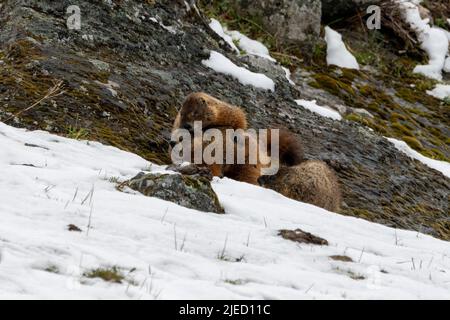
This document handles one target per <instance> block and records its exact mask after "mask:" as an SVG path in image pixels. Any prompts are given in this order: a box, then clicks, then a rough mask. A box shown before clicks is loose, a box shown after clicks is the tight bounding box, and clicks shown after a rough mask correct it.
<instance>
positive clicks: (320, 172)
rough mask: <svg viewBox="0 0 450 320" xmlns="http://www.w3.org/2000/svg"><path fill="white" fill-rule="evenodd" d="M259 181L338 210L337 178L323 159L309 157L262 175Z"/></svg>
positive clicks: (306, 200)
mask: <svg viewBox="0 0 450 320" xmlns="http://www.w3.org/2000/svg"><path fill="white" fill-rule="evenodd" d="M258 182H259V183H260V184H261V185H262V186H263V187H267V188H270V189H273V190H275V191H277V192H279V193H281V194H283V195H284V196H286V197H289V198H291V199H294V200H298V201H302V202H307V203H311V204H314V205H316V206H318V207H322V208H324V209H327V210H329V211H334V212H338V211H339V210H340V207H341V202H342V196H341V188H340V185H339V182H338V179H337V177H336V175H335V173H334V172H333V170H332V169H331V168H330V167H328V165H327V164H326V163H325V162H323V161H318V160H309V161H306V162H302V163H301V164H300V165H297V166H294V167H282V168H281V169H280V171H279V172H278V173H277V174H276V175H274V176H262V177H261V178H259V179H258Z"/></svg>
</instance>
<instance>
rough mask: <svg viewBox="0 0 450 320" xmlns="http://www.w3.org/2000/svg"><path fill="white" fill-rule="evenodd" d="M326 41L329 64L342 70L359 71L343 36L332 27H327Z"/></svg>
mask: <svg viewBox="0 0 450 320" xmlns="http://www.w3.org/2000/svg"><path fill="white" fill-rule="evenodd" d="M325 41H326V42H327V64H328V65H335V66H338V67H341V68H348V69H356V70H359V64H358V62H357V61H356V58H355V57H354V56H353V55H352V54H351V53H350V51H348V49H347V47H346V46H345V44H344V42H343V41H342V35H341V34H339V33H338V32H336V31H334V30H333V29H331V28H330V27H325Z"/></svg>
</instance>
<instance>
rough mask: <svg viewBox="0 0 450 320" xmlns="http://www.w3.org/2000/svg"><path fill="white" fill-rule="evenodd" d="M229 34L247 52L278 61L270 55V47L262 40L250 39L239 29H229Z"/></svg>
mask: <svg viewBox="0 0 450 320" xmlns="http://www.w3.org/2000/svg"><path fill="white" fill-rule="evenodd" d="M229 34H230V35H231V37H232V38H233V40H234V41H236V42H237V44H238V46H239V48H241V50H242V51H244V52H245V53H247V54H251V55H254V56H258V57H262V58H265V59H268V60H270V61H273V62H276V60H275V59H274V58H272V57H271V56H270V53H269V49H267V47H266V46H265V45H263V44H262V43H261V42H259V41H256V40H253V39H250V38H249V37H247V36H246V35H243V34H242V33H240V32H239V31H229Z"/></svg>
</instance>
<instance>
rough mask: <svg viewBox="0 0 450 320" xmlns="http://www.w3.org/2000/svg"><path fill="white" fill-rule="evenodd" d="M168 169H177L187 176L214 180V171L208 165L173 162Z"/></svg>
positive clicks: (176, 170)
mask: <svg viewBox="0 0 450 320" xmlns="http://www.w3.org/2000/svg"><path fill="white" fill-rule="evenodd" d="M167 170H171V171H175V172H178V173H181V174H183V175H187V176H196V177H203V178H206V179H207V180H208V181H212V179H213V175H212V172H211V170H210V169H209V168H208V167H207V166H198V165H195V164H193V163H190V164H188V165H179V164H178V165H177V164H172V165H170V166H168V167H167Z"/></svg>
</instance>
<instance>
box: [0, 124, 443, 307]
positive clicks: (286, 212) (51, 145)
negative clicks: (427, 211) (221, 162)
mask: <svg viewBox="0 0 450 320" xmlns="http://www.w3.org/2000/svg"><path fill="white" fill-rule="evenodd" d="M0 145H1V146H2V152H1V153H0V177H1V179H2V183H1V184H0V212H1V223H0V248H1V256H2V257H1V258H2V259H1V263H0V299H25V298H28V299H55V298H58V299H80V298H82V299H155V298H156V297H158V298H159V299H164V300H165V299H225V300H229V299H244V300H247V299H450V283H449V281H448V280H449V279H448V274H449V273H450V259H448V258H447V256H448V252H449V251H450V243H449V242H445V241H441V240H438V239H435V238H432V237H430V236H427V235H423V234H420V233H417V232H413V231H404V230H395V229H393V228H388V227H386V226H382V225H379V224H375V223H371V222H368V221H365V220H362V219H357V218H353V217H346V216H342V215H339V214H335V213H331V212H328V211H326V210H323V209H320V208H317V207H315V206H312V205H308V204H304V203H301V202H297V201H293V200H290V199H287V198H285V197H283V196H281V195H280V194H277V193H275V192H274V191H272V190H267V189H263V188H260V187H257V186H252V185H249V184H246V183H239V182H236V181H232V180H229V179H215V180H214V181H213V183H212V185H213V188H214V190H215V191H216V192H217V194H218V197H219V199H220V202H221V203H222V204H223V206H224V208H225V210H226V214H224V215H217V214H212V213H204V212H198V211H195V210H191V209H187V208H184V207H181V206H178V205H175V204H173V203H170V202H167V201H163V200H160V199H156V198H152V197H145V196H143V195H141V194H139V193H133V194H131V193H123V192H119V191H118V190H116V188H115V181H117V180H119V181H123V180H125V179H128V178H131V177H133V176H134V175H136V174H137V173H138V172H140V171H142V170H151V171H152V172H165V171H164V168H162V167H159V166H156V165H151V163H149V162H147V161H145V160H144V159H142V158H140V157H138V156H136V155H134V154H131V153H127V152H124V151H121V150H118V149H116V148H113V147H108V146H104V145H102V144H100V143H97V142H89V143H88V142H86V141H75V140H70V139H66V138H62V137H58V136H55V135H51V134H48V133H46V132H42V131H34V132H29V131H26V130H22V129H16V128H12V127H9V126H7V125H4V124H2V123H0ZM166 173H167V172H166ZM91 191H92V199H91V200H89V195H90V194H91ZM86 195H88V197H87V199H88V200H87V201H84V199H85V198H86ZM90 217H91V218H92V219H91V229H90V233H89V235H87V234H86V228H87V225H88V223H89V220H90ZM69 224H74V225H76V226H78V227H79V228H80V229H82V231H83V232H81V233H80V232H69V231H68V230H67V225H69ZM296 228H301V229H303V230H304V231H307V232H311V233H312V234H314V235H317V236H319V237H322V238H325V239H326V240H328V242H329V243H330V245H329V246H311V245H310V244H297V243H294V242H291V241H288V240H284V239H282V238H280V237H279V236H278V235H277V233H278V230H280V229H289V230H293V229H296ZM176 239H178V240H176ZM183 239H185V241H183ZM182 244H183V246H182ZM221 252H223V253H224V255H225V257H224V260H228V261H236V260H239V259H241V260H243V261H241V262H228V261H223V260H221V259H218V254H220V253H221ZM332 255H346V256H348V257H350V258H352V259H353V260H354V261H357V262H355V263H345V262H340V261H334V260H332V259H330V258H329V257H330V256H332ZM422 262H423V263H422ZM422 265H423V267H422ZM105 266H117V267H119V268H121V269H122V270H123V273H124V274H125V275H126V276H127V278H128V279H130V280H131V281H130V282H131V283H128V281H123V282H122V283H118V284H116V283H107V282H104V281H102V280H100V279H88V278H86V277H84V276H83V274H84V273H85V272H86V271H89V270H92V269H95V268H99V267H105ZM419 266H420V267H419ZM130 270H133V272H130ZM355 275H356V276H359V277H361V280H358V281H357V280H354V279H353V278H352V276H353V277H354V276H355Z"/></svg>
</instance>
